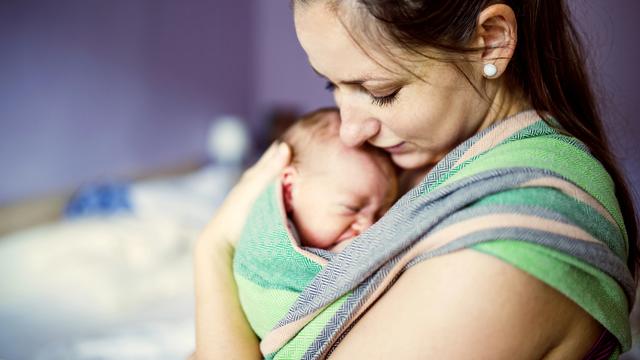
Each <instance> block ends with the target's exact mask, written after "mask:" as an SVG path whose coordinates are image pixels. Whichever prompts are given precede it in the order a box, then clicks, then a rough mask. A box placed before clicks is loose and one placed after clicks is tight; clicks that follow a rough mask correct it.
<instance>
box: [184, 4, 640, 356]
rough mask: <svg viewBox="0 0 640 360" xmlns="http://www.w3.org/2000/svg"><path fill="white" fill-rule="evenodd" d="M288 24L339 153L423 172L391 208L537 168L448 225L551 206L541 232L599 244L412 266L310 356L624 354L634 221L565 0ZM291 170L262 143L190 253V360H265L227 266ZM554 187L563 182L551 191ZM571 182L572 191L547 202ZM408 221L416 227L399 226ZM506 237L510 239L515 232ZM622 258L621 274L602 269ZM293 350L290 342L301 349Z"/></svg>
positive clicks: (383, 7) (365, 8) (451, 255)
mask: <svg viewBox="0 0 640 360" xmlns="http://www.w3.org/2000/svg"><path fill="white" fill-rule="evenodd" d="M294 17H295V25H296V32H297V34H298V39H299V41H300V43H301V45H302V47H303V48H304V50H305V52H306V53H307V55H308V58H309V62H310V64H311V66H312V67H313V68H314V69H315V70H316V72H318V73H319V74H320V75H321V76H323V77H325V78H326V79H327V80H328V88H329V89H330V90H332V91H333V92H334V95H335V100H336V103H337V105H338V107H339V108H340V115H341V118H342V123H341V128H340V136H341V139H342V141H343V142H344V143H345V144H347V145H349V146H359V145H362V144H364V143H365V142H366V143H369V144H371V145H373V146H376V147H380V148H382V149H384V150H386V151H387V152H389V154H390V155H391V157H392V159H393V161H394V162H395V163H396V164H397V165H398V166H399V167H400V168H402V169H405V170H407V174H409V173H411V174H416V173H417V174H419V176H417V177H416V178H418V179H421V178H423V177H424V175H425V174H427V177H426V178H425V179H424V180H423V181H422V182H421V183H420V186H418V187H417V188H415V189H413V190H412V193H411V194H409V195H411V196H409V197H408V200H407V201H406V202H401V204H400V205H399V206H397V207H398V208H401V207H402V206H405V205H406V206H409V205H410V203H411V201H413V200H414V199H416V198H417V199H421V198H428V197H429V196H431V195H433V194H435V193H437V192H438V191H439V190H442V189H444V188H447V186H455V185H456V184H461V183H463V180H464V179H466V180H468V179H472V180H474V179H476V178H478V177H482V176H484V175H486V174H487V172H482V171H481V170H482V169H486V170H487V171H488V173H490V174H495V172H496V171H497V172H498V173H500V179H501V181H505V182H509V181H511V180H512V178H514V177H516V175H510V174H511V173H508V174H506V175H505V174H502V173H501V172H500V171H501V170H500V169H504V168H505V167H511V168H509V169H515V170H514V173H513V174H516V173H517V172H518V171H519V170H517V169H520V168H522V167H532V168H535V169H538V170H539V169H543V172H545V174H547V173H548V174H552V173H553V174H556V173H559V174H560V176H558V177H555V178H554V180H553V181H551V183H548V184H547V185H544V184H542V185H540V184H541V183H538V184H539V185H538V187H535V185H534V188H533V189H522V188H517V189H515V188H508V189H503V191H502V190H501V191H500V192H497V193H493V194H491V195H488V196H486V197H482V198H478V200H477V201H476V200H474V202H472V203H467V204H466V205H465V206H461V207H459V208H457V210H455V211H453V212H452V213H450V214H448V215H450V216H451V217H452V218H455V217H456V216H458V215H460V214H462V213H464V212H465V211H466V210H469V209H471V210H474V211H475V210H477V209H478V207H479V206H480V205H481V204H482V205H487V204H490V205H494V207H500V206H503V209H504V206H507V205H510V206H513V207H511V208H509V209H516V208H517V209H524V208H527V209H531V208H536V209H540V208H543V207H546V206H548V207H549V208H548V209H547V208H545V209H544V211H547V210H549V211H551V210H553V211H551V212H552V213H553V214H556V215H550V216H549V218H548V219H547V220H549V230H548V231H549V232H553V231H554V230H552V228H554V227H558V226H564V225H566V224H565V222H571V221H573V222H571V224H570V226H574V230H575V227H578V228H580V227H581V228H582V229H578V230H576V231H577V232H580V231H582V230H584V231H585V232H583V233H581V234H583V235H584V236H585V237H590V236H591V235H593V236H594V237H595V238H597V239H595V240H594V239H592V240H593V242H598V243H599V244H598V245H599V246H601V245H602V243H606V245H605V246H601V247H597V249H599V250H598V251H595V250H593V249H596V247H588V249H587V248H585V249H587V250H585V251H582V253H581V254H582V255H580V254H578V252H575V251H574V250H575V248H574V246H578V245H575V244H576V243H575V242H567V241H564V240H558V241H557V242H554V241H547V240H548V239H546V235H540V234H542V233H541V232H535V231H529V232H526V236H525V235H522V236H523V237H522V238H517V239H516V237H517V236H516V235H513V238H512V237H511V236H512V235H509V236H507V237H506V238H504V237H503V238H500V239H502V241H490V242H485V243H479V244H471V245H468V246H462V247H458V248H457V251H451V252H447V253H445V254H441V256H437V257H432V258H431V259H430V260H429V261H416V262H414V263H413V264H412V266H411V267H406V268H403V269H402V272H401V274H402V276H399V277H398V278H397V280H396V281H395V282H394V281H391V282H390V283H387V285H391V284H392V286H389V288H388V289H387V290H386V292H384V293H381V294H377V296H379V298H378V297H376V298H369V299H367V301H368V302H367V303H368V304H369V305H367V306H368V307H367V308H366V311H361V312H357V313H351V314H349V316H350V318H349V319H348V321H347V322H345V323H344V324H347V325H348V326H343V327H342V328H341V330H340V332H339V333H336V334H333V335H332V336H333V337H330V339H331V340H330V344H328V345H327V344H323V343H319V344H316V343H313V344H311V345H309V347H312V346H315V345H318V346H320V347H323V349H322V351H321V352H319V353H318V354H320V355H317V357H324V356H329V355H330V357H331V358H332V359H334V358H335V359H343V358H345V359H354V358H356V359H360V358H362V359H368V358H388V357H391V356H394V357H396V358H400V359H412V358H443V359H470V358H478V359H485V358H486V359H513V358H518V359H540V358H545V359H584V358H589V359H592V358H609V357H613V358H615V357H617V355H618V354H619V352H620V351H623V350H626V349H627V348H628V346H629V324H628V317H627V315H628V310H629V308H630V302H632V301H633V294H632V293H633V291H632V290H633V280H629V279H631V276H634V275H635V262H636V254H637V250H636V246H637V245H636V238H637V223H636V219H635V212H634V209H633V206H632V204H631V201H630V197H629V194H628V190H627V186H626V185H625V182H624V180H623V178H622V176H621V175H620V172H619V171H618V169H617V167H616V164H615V162H614V160H613V157H612V154H611V152H610V150H609V148H608V145H607V144H606V142H605V141H604V140H602V139H604V132H603V129H602V124H601V121H600V116H599V114H598V109H597V105H596V100H595V99H594V96H593V93H592V91H591V88H590V85H589V82H588V77H587V75H586V69H585V66H584V64H583V62H582V59H583V55H582V49H581V45H580V42H579V40H578V38H577V36H576V32H575V30H574V28H573V27H572V25H571V23H570V21H569V16H568V12H567V10H566V6H565V4H564V2H563V1H550V0H523V1H518V2H515V1H492V0H464V1H462V0H460V1H454V0H449V1H436V0H422V1H421V0H416V1H408V0H407V1H382V0H342V1H330V0H306V1H303V0H296V1H294ZM532 109H533V110H535V111H531V110H532ZM514 124H515V125H514ZM514 126H515V127H517V126H519V127H518V128H513V129H511V130H509V131H511V132H509V131H507V130H505V129H507V128H509V127H514ZM505 134H506V135H505ZM551 139H553V141H550V140H551ZM575 139H578V140H579V141H577V140H575ZM548 140H549V141H548ZM587 148H588V151H589V152H590V153H591V154H592V155H593V157H591V156H588V155H586V154H587V153H588V152H587ZM474 151H475V153H474ZM288 159H289V150H288V147H287V146H286V144H279V145H274V146H272V148H271V149H270V150H268V151H267V153H265V155H264V156H263V157H262V159H261V160H260V161H259V162H258V163H257V164H256V165H255V166H254V167H253V168H251V169H250V170H249V171H247V173H246V174H245V175H244V176H243V178H242V180H241V181H240V183H239V184H238V185H237V186H236V188H234V190H233V191H232V193H231V194H230V195H229V197H228V199H227V201H226V202H225V204H224V205H223V206H222V208H221V209H220V211H219V212H218V214H217V215H216V216H215V217H214V219H213V220H212V222H211V223H210V225H209V226H208V227H207V229H206V230H205V232H204V233H203V235H202V237H201V238H200V239H199V241H198V245H197V249H196V253H195V266H196V268H195V270H196V298H197V351H196V353H197V356H198V357H199V358H204V359H209V358H237V359H250V358H259V357H260V356H261V355H260V352H259V349H258V340H257V339H256V338H255V335H254V334H253V333H252V331H251V329H250V328H249V326H248V325H247V323H246V320H245V319H244V317H243V315H242V312H241V310H240V307H239V305H238V300H237V297H236V294H235V286H234V282H233V278H232V275H231V258H232V254H233V245H234V243H235V242H236V241H237V240H238V237H239V233H240V230H241V227H242V224H243V221H244V219H245V217H246V214H247V213H248V211H249V210H248V209H249V208H250V206H251V204H252V202H253V200H254V199H255V197H256V196H257V194H258V193H259V192H260V191H261V190H262V189H263V188H264V187H265V186H266V184H268V183H269V181H270V180H271V179H272V178H273V177H274V176H275V175H276V174H277V173H279V171H280V170H281V169H282V168H283V167H284V166H286V164H287V163H288ZM596 159H597V160H596ZM600 164H601V165H600ZM577 167H580V168H579V169H578V170H577V171H576V168H577ZM430 170H431V171H430ZM538 170H532V171H534V172H535V171H538ZM491 171H494V173H491ZM460 174H464V175H460ZM607 174H608V175H607ZM520 175H522V174H520ZM520 175H517V176H520ZM465 176H466V178H465ZM554 176H555V175H554ZM608 176H610V177H611V179H612V181H610V180H607V179H609V178H608ZM407 178H411V176H407ZM566 179H568V180H570V181H571V183H566V184H564V185H562V186H559V187H555V186H556V185H553V184H556V183H557V182H558V181H559V182H563V181H565V180H566ZM581 179H582V180H581ZM590 179H591V180H593V183H594V184H599V185H597V186H595V185H594V186H592V184H591V183H590ZM454 180H455V181H454ZM474 181H475V180H474ZM554 181H555V182H554ZM574 183H578V184H579V185H580V184H582V186H579V187H573V188H572V189H573V190H571V191H567V192H566V194H564V195H562V196H560V197H558V196H557V195H558V194H559V193H560V192H561V191H560V190H562V188H563V186H564V188H566V187H571V186H573V185H572V184H574ZM549 184H551V185H549ZM410 185H414V184H410ZM471 186H472V185H469V188H462V189H460V191H459V193H462V194H465V191H470V189H471ZM577 193H580V194H582V195H580V196H582V199H583V202H581V201H578V200H576V199H577V197H574V195H575V194H577ZM469 194H471V192H469ZM571 194H573V195H571ZM470 196H471V195H470ZM547 196H548V201H547V200H543V199H547V198H546V197H547ZM616 198H617V200H616ZM558 199H560V200H558ZM596 199H597V200H596ZM418 201H421V200H418ZM616 201H617V202H616ZM586 203H589V204H591V205H589V206H586V205H585V204H586ZM429 204H431V203H429ZM573 205H576V207H572V206H573ZM618 205H619V207H618ZM518 206H519V207H518ZM489 207H490V206H489ZM563 209H564V210H563ZM392 210H393V209H392ZM400 210H401V209H400ZM400 210H398V211H400ZM518 211H519V210H518ZM536 211H537V210H536ZM541 211H542V210H541ZM554 211H555V212H554ZM561 213H562V214H561ZM558 214H560V215H558ZM598 214H600V215H598ZM511 215H514V216H515V215H517V214H516V213H515V211H514V213H513V214H509V213H507V214H505V213H504V210H503V213H502V217H498V218H497V219H499V220H497V222H502V221H505V222H508V220H506V219H507V218H510V216H511ZM554 216H555V217H554ZM400 217H401V216H400ZM559 217H561V218H562V219H563V220H558V219H559ZM385 218H387V216H385V217H384V218H383V219H381V220H380V221H381V222H383V221H387V220H385ZM603 218H607V219H609V220H608V222H607V221H604V220H603V221H602V222H601V221H600V220H602V219H603ZM494 219H495V218H494ZM569 219H572V220H569ZM403 220H404V222H405V223H407V222H408V223H409V224H412V225H415V226H418V225H420V224H421V223H420V224H419V223H418V221H417V220H415V219H414V218H412V217H411V216H410V215H407V216H406V217H405V219H403ZM427 220H429V219H427ZM538 220H540V219H539V218H537V220H535V221H538ZM425 221H426V220H425ZM412 222H413V223H412ZM595 223H598V224H601V223H602V224H603V226H608V228H609V229H610V230H611V231H610V232H609V233H608V234H610V236H609V235H606V234H604V233H598V231H600V230H598V229H597V228H595V227H593V226H592V224H595ZM540 224H542V222H541V223H540ZM545 224H547V223H545ZM590 224H591V225H590ZM612 224H613V226H612ZM474 226H480V225H474ZM518 226H519V227H518ZM518 226H516V225H513V228H510V229H509V230H517V229H520V228H522V227H526V224H521V225H518ZM460 229H463V230H464V227H460ZM596 233H597V234H596ZM430 234H431V233H425V234H424V236H425V238H424V239H425V240H423V242H426V243H429V241H428V240H429V239H430V238H429V237H428V236H427V235H430ZM496 234H498V233H496ZM510 234H511V233H510ZM513 234H515V232H514V233H513ZM532 234H533V235H532ZM536 234H537V235H536ZM590 234H591V235H590ZM603 234H604V235H603ZM518 236H520V235H518ZM527 236H528V238H526V239H525V237H527ZM550 236H551V235H550ZM551 237H553V236H551ZM556 237H557V238H558V239H561V238H562V236H556ZM496 239H498V237H497V236H496ZM512 239H515V240H526V241H515V240H512ZM614 239H617V240H614ZM383 240H384V239H383ZM445 241H451V239H446V240H445ZM527 242H531V243H532V244H529V243H527ZM552 243H553V244H552ZM415 244H417V243H415ZM567 244H570V245H567ZM416 246H417V245H416ZM580 246H582V243H580V245H579V246H578V247H580ZM585 246H586V245H585ZM589 246H591V245H589ZM594 246H595V245H594ZM562 249H564V250H562ZM602 249H606V250H607V251H608V252H599V251H600V250H602ZM592 250H593V251H595V252H593V251H592ZM588 254H591V255H588ZM612 254H614V255H612ZM615 254H617V255H615ZM604 258H607V259H609V260H610V261H609V260H606V261H605V260H604ZM618 262H619V263H621V264H622V269H621V268H620V266H618V267H615V266H613V268H615V269H617V270H612V269H613V268H612V267H608V266H609V265H611V264H612V263H618ZM625 262H626V265H625ZM605 263H608V264H609V265H607V264H605ZM398 275H399V274H398ZM349 296H351V295H349ZM372 299H373V300H372ZM376 299H377V301H376ZM322 311H324V310H322ZM356 315H357V316H356ZM314 321H315V320H314ZM287 325H288V324H287ZM303 326H304V327H303V328H302V330H305V331H306V330H308V329H310V328H312V326H306V323H305V324H303ZM389 329H393V331H389ZM298 330H300V329H298ZM302 332H304V331H302ZM334 335H335V336H334ZM296 336H297V335H295V334H294V335H292V338H287V339H293V340H292V341H291V342H292V343H296V342H299V340H300V339H298V338H296ZM314 341H315V340H314ZM263 345H264V342H263ZM305 356H306V355H305ZM314 356H316V355H314ZM275 357H276V358H278V356H275ZM281 357H282V358H286V357H283V356H281Z"/></svg>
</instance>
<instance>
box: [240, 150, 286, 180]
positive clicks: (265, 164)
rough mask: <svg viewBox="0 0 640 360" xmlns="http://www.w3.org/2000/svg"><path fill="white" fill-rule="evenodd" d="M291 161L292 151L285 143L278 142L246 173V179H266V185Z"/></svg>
mask: <svg viewBox="0 0 640 360" xmlns="http://www.w3.org/2000/svg"><path fill="white" fill-rule="evenodd" d="M290 161H291V149H290V148H289V145H288V144H287V143H284V142H279V141H276V142H274V143H273V144H271V146H269V148H268V149H267V151H266V152H265V153H264V154H263V155H262V156H261V157H260V159H259V160H258V162H256V164H255V165H253V166H252V167H251V168H250V169H248V170H247V171H246V172H245V174H244V175H245V176H244V177H252V176H254V175H255V176H257V177H259V178H261V179H265V180H266V182H265V185H266V183H268V182H269V181H271V180H272V179H273V178H275V177H276V176H277V175H279V174H280V172H281V171H282V169H284V168H285V166H287V165H288V164H289V162H290Z"/></svg>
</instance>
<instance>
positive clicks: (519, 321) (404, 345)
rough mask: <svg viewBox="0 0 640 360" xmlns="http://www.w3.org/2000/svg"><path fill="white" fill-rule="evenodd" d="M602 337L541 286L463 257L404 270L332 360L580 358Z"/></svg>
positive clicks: (478, 257) (505, 267)
mask: <svg viewBox="0 0 640 360" xmlns="http://www.w3.org/2000/svg"><path fill="white" fill-rule="evenodd" d="M390 324H393V331H390V329H389V326H390ZM601 331H602V330H601V327H600V325H599V324H598V323H597V322H596V321H595V320H594V319H593V318H592V317H591V316H590V315H589V314H588V313H586V312H585V311H584V310H582V309H581V308H580V307H579V306H578V305H576V304H575V303H574V302H572V301H571V300H569V299H568V298H566V297H564V296H563V295H562V294H561V293H559V292H558V291H556V290H554V289H553V288H551V287H549V286H548V285H546V284H545V283H543V282H542V281H540V280H538V279H536V278H535V277H532V276H530V275H529V274H527V273H526V272H524V271H521V270H519V269H517V268H516V267H513V266H511V265H509V264H507V263H506V262H503V261H500V260H499V259H497V258H495V257H492V256H488V255H485V254H483V253H480V252H477V251H473V250H463V251H459V252H456V253H453V254H449V255H445V256H441V257H438V258H434V259H431V260H430V261H425V262H422V263H419V264H418V265H416V266H414V267H412V268H410V269H409V270H408V271H407V272H406V273H404V274H403V275H402V276H401V277H400V278H399V279H398V281H397V283H396V284H394V286H392V287H391V288H390V289H389V291H388V292H387V293H386V294H385V296H383V297H382V298H380V299H379V301H378V302H377V303H376V304H375V305H374V306H373V307H372V308H371V309H370V310H369V311H368V312H367V313H366V314H365V315H364V316H363V317H362V319H361V320H360V321H359V322H358V323H357V324H356V325H355V326H354V327H353V329H352V330H351V331H350V332H349V333H348V334H347V335H346V336H345V337H344V339H343V340H342V342H341V343H340V344H339V346H338V347H337V348H336V351H335V352H334V353H333V354H332V356H331V359H343V358H353V357H354V355H356V354H357V356H358V358H369V357H372V358H374V357H375V358H387V357H396V358H418V357H419V358H446V359H466V358H491V359H512V358H513V356H514V354H518V358H520V359H541V358H545V359H556V358H557V359H567V358H576V359H579V358H581V356H580V355H581V354H582V355H584V354H585V353H586V352H587V351H588V350H589V348H590V347H591V345H592V344H593V343H594V342H595V340H596V339H597V337H598V335H599V333H600V332H601Z"/></svg>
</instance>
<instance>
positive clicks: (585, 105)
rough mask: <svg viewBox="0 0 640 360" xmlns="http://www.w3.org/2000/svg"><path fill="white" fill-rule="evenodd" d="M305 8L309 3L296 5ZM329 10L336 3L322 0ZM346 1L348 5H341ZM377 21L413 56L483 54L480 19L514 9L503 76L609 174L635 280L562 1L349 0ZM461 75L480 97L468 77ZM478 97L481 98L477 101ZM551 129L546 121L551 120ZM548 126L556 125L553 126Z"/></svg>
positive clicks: (629, 227)
mask: <svg viewBox="0 0 640 360" xmlns="http://www.w3.org/2000/svg"><path fill="white" fill-rule="evenodd" d="M294 1H295V2H296V3H301V4H305V3H309V2H312V1H313V0H294ZM325 1H327V3H328V4H333V5H334V6H335V5H336V4H338V3H340V2H341V0H325ZM342 1H346V0H342ZM352 2H353V3H355V4H356V5H358V6H359V7H362V8H363V9H366V12H367V13H368V15H371V16H373V17H374V18H375V19H377V21H376V22H375V23H376V24H375V25H376V26H377V27H379V28H380V30H381V34H382V35H383V36H384V37H385V39H386V40H390V41H392V42H393V45H394V46H400V47H402V48H404V49H405V50H407V51H409V52H412V53H419V52H420V49H425V48H431V49H436V50H442V51H444V52H445V53H450V54H466V53H470V52H475V51H479V50H483V49H478V48H472V47H469V46H468V44H469V42H470V40H471V39H472V37H473V36H474V34H475V31H476V26H477V19H478V16H479V15H480V13H481V12H482V10H483V9H485V8H486V7H488V6H490V5H493V4H506V5H508V6H510V7H511V8H512V10H513V11H514V13H515V15H516V19H517V22H518V34H517V36H518V44H517V46H516V49H515V52H514V54H513V57H512V59H511V61H510V63H509V66H508V67H507V69H506V71H505V74H504V77H505V81H506V86H509V87H510V88H511V89H519V90H520V91H522V93H523V95H524V96H525V98H526V99H527V100H529V102H530V104H531V105H532V106H533V108H534V109H536V110H537V111H538V113H539V114H540V116H541V117H542V118H543V119H545V120H547V121H548V120H549V119H547V118H546V116H547V115H546V114H549V115H551V116H552V117H553V118H554V119H555V120H557V121H558V123H559V124H560V126H562V128H563V129H564V131H565V132H566V133H568V134H570V135H571V136H574V137H576V138H577V139H579V140H580V141H582V142H583V143H585V144H586V145H587V147H588V148H589V149H590V151H591V154H592V155H593V156H594V157H595V158H596V159H598V160H599V161H600V162H601V163H602V164H603V166H604V168H605V169H606V170H607V171H608V173H609V175H610V176H611V178H612V179H613V182H614V184H615V194H616V197H617V199H618V202H619V204H620V209H621V211H622V215H623V218H624V222H625V227H626V231H627V235H628V241H629V258H628V261H627V265H628V267H629V269H630V270H631V272H632V274H634V277H635V275H636V268H637V265H636V264H637V262H638V260H637V254H638V243H637V242H638V222H637V221H638V220H637V218H636V211H635V208H634V205H633V200H632V197H631V193H630V187H629V185H628V184H627V182H626V180H625V178H624V176H623V175H622V171H621V170H620V168H619V166H618V164H617V161H616V159H615V156H614V155H613V152H612V151H611V148H610V145H609V143H608V141H607V139H606V136H605V131H604V127H603V123H602V119H601V114H600V109H599V104H598V102H597V101H596V98H595V95H594V91H593V87H592V83H591V80H590V78H589V76H588V74H587V70H586V64H585V59H586V56H585V55H586V53H585V50H584V45H583V43H582V40H581V39H580V36H579V33H578V31H577V30H576V28H575V26H574V25H573V23H572V22H571V14H570V12H569V9H568V7H567V5H566V3H565V1H564V0H352ZM456 67H457V68H458V70H459V71H460V72H461V73H462V74H463V75H464V76H465V77H466V78H467V79H468V80H469V81H470V83H471V84H472V85H473V86H474V87H475V88H476V90H478V91H480V90H479V89H478V88H477V87H476V86H475V85H474V84H473V82H472V81H471V80H470V78H469V76H467V75H466V74H465V72H464V71H463V69H462V67H460V66H458V65H456ZM481 95H482V94H481ZM548 122H549V121H548ZM549 123H550V125H552V126H553V124H552V123H551V122H549Z"/></svg>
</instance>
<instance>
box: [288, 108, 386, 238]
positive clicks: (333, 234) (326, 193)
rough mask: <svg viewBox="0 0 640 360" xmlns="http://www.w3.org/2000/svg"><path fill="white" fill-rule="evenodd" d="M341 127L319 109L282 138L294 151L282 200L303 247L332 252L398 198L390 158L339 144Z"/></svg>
mask: <svg viewBox="0 0 640 360" xmlns="http://www.w3.org/2000/svg"><path fill="white" fill-rule="evenodd" d="M339 127H340V118H339V115H338V112H337V110H335V109H321V110H318V111H315V112H313V113H311V114H308V115H306V116H304V117H303V118H302V119H300V120H299V121H298V122H297V123H296V124H294V125H293V126H292V127H291V128H290V129H289V130H287V132H285V134H284V135H283V137H282V140H283V141H284V142H286V143H287V144H289V145H290V146H291V149H292V163H291V165H290V166H288V167H287V168H286V169H285V170H284V171H283V173H282V176H281V183H282V193H283V201H284V206H285V210H286V213H287V216H288V218H289V219H290V220H291V227H292V230H294V231H295V230H297V234H298V236H299V241H300V243H301V245H303V246H308V247H314V248H321V249H331V248H333V247H334V246H335V245H337V244H339V243H341V242H343V241H344V240H348V239H351V238H353V237H355V236H357V235H359V234H360V233H361V232H363V231H364V230H365V229H367V228H368V227H369V226H371V224H373V223H374V222H375V221H376V220H377V219H378V218H380V216H382V214H384V213H385V212H386V211H387V209H389V207H390V206H391V204H392V203H393V201H394V200H395V197H396V193H397V181H396V176H395V171H394V168H393V165H392V163H391V160H390V159H389V157H388V156H387V155H386V154H385V153H384V152H382V151H380V150H379V149H376V148H374V147H371V146H364V147H361V148H349V147H347V146H345V145H343V144H342V142H341V141H340V139H339V134H338V132H339Z"/></svg>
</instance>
